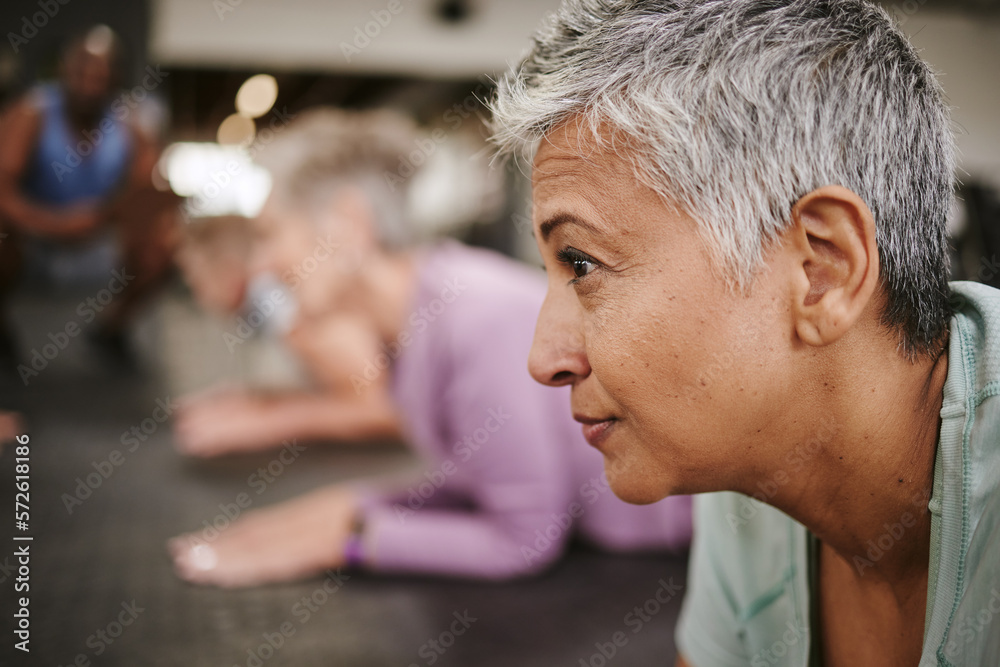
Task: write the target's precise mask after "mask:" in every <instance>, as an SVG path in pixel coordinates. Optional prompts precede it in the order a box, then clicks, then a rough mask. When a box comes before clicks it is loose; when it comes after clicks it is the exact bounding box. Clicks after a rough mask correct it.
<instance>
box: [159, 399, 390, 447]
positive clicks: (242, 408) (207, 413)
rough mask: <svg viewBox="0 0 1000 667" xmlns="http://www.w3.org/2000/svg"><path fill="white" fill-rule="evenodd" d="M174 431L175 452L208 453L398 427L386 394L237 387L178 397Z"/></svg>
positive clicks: (371, 434) (346, 438) (382, 434)
mask: <svg viewBox="0 0 1000 667" xmlns="http://www.w3.org/2000/svg"><path fill="white" fill-rule="evenodd" d="M174 433H175V437H176V442H177V448H178V449H179V450H180V451H182V452H183V453H185V454H189V455H191V456H202V457H210V456H219V455H223V454H229V453H233V452H245V451H257V450H262V449H269V448H272V447H278V446H279V445H281V443H282V442H283V441H286V440H295V439H301V440H335V441H338V442H350V441H358V440H366V439H372V438H393V437H398V436H399V433H400V428H399V417H398V415H397V412H396V409H395V406H394V405H393V404H392V402H391V401H390V400H389V397H388V396H385V395H376V394H365V395H364V396H361V397H348V396H344V395H343V394H341V395H330V394H328V393H323V394H311V393H306V392H293V393H285V394H278V395H274V396H264V395H255V394H252V393H249V392H245V391H238V390H237V391H232V392H223V393H218V394H215V395H209V396H204V397H201V398H193V399H190V400H188V401H182V404H181V408H180V409H179V410H178V416H177V422H176V425H175V428H174Z"/></svg>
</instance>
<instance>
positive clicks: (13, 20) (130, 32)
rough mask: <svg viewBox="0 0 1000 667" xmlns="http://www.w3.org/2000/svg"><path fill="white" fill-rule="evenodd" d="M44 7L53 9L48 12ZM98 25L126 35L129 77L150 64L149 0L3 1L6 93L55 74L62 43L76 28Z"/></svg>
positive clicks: (0, 31)
mask: <svg viewBox="0 0 1000 667" xmlns="http://www.w3.org/2000/svg"><path fill="white" fill-rule="evenodd" d="M45 9H47V10H48V12H47V13H46V11H45ZM49 14H51V16H49ZM43 16H44V20H43ZM26 21H27V24H26V23H25V22H26ZM95 23H105V24H107V25H109V26H110V27H111V28H112V29H114V30H115V31H116V32H117V33H118V34H119V35H120V36H121V38H122V40H123V41H124V42H125V46H126V49H127V50H128V55H129V69H128V71H127V72H126V75H127V77H129V81H131V80H133V79H134V78H135V77H136V76H137V75H138V73H139V72H141V71H142V69H143V67H145V64H146V51H147V43H148V38H149V2H147V0H3V1H2V2H0V36H2V39H0V89H2V92H3V93H5V94H7V95H9V94H11V93H12V92H16V91H18V90H21V89H23V88H24V87H25V86H27V85H29V84H30V83H31V82H33V81H34V80H35V79H36V78H38V77H39V76H41V77H45V76H51V75H52V73H53V67H54V65H55V57H56V55H57V53H58V50H59V45H60V43H61V42H62V41H63V40H65V39H66V37H67V36H68V35H70V34H72V33H73V32H75V31H79V30H81V29H83V28H86V27H88V26H90V25H93V24H95ZM43 24H44V25H43ZM39 26H40V27H39ZM33 30H34V34H33V36H32V31H33ZM12 36H13V37H12ZM21 39H26V40H27V43H24V42H21ZM126 83H128V81H126Z"/></svg>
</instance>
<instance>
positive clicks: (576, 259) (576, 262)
mask: <svg viewBox="0 0 1000 667" xmlns="http://www.w3.org/2000/svg"><path fill="white" fill-rule="evenodd" d="M558 258H559V261H560V262H562V263H563V264H565V265H566V266H568V267H569V268H570V269H572V271H573V275H574V276H575V277H576V280H580V279H581V278H584V277H586V276H587V275H588V274H590V272H591V271H593V270H594V269H596V268H597V262H596V261H594V260H593V259H592V258H591V257H588V256H587V255H585V254H583V253H582V252H580V251H579V250H576V249H575V248H565V249H563V250H560V251H559V253H558ZM574 282H575V281H574Z"/></svg>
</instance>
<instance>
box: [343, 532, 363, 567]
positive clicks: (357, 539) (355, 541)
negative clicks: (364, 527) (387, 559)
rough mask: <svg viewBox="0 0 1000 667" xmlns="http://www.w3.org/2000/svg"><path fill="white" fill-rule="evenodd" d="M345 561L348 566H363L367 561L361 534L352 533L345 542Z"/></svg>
mask: <svg viewBox="0 0 1000 667" xmlns="http://www.w3.org/2000/svg"><path fill="white" fill-rule="evenodd" d="M344 562H345V563H346V564H347V567H361V566H362V565H364V563H365V545H364V543H363V542H362V541H361V535H360V534H358V533H352V534H351V536H350V537H348V538H347V542H345V543H344Z"/></svg>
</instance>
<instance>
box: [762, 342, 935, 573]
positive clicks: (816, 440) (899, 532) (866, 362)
mask: <svg viewBox="0 0 1000 667" xmlns="http://www.w3.org/2000/svg"><path fill="white" fill-rule="evenodd" d="M869 349H871V348H869ZM879 362H881V363H879ZM835 367H839V368H848V369H851V370H850V371H848V372H847V373H846V374H845V373H840V374H839V375H838V377H836V378H832V377H826V380H825V384H826V385H827V386H826V387H825V389H828V391H817V392H816V398H815V399H814V400H813V401H812V402H811V403H810V404H809V408H808V409H809V411H810V412H811V414H809V415H803V418H802V419H799V420H796V421H797V423H799V424H804V423H808V424H814V425H817V426H814V427H811V428H806V429H802V428H799V429H798V431H797V432H795V433H793V434H789V435H790V436H791V437H790V438H789V439H788V440H787V441H788V442H793V443H795V444H793V445H792V447H795V446H796V445H798V446H799V447H801V448H802V451H801V452H800V459H799V461H800V465H799V466H797V468H796V471H795V472H791V471H788V472H783V471H782V472H779V470H778V468H780V466H781V464H778V465H777V466H776V467H775V466H772V467H773V468H774V470H775V472H774V475H775V476H776V477H779V476H780V477H782V478H783V479H786V480H787V482H786V483H784V484H775V485H774V486H773V488H774V493H773V497H770V498H768V502H769V503H770V504H772V505H774V506H775V507H777V508H778V509H780V510H782V511H783V512H785V513H786V514H788V515H789V516H791V517H792V518H794V519H796V520H797V521H799V522H800V523H802V524H803V525H805V526H806V527H807V528H808V529H809V530H810V531H811V532H812V533H813V534H815V535H816V536H817V537H818V538H819V539H820V540H821V541H822V542H823V543H824V544H825V545H827V546H828V547H829V548H831V549H832V550H833V551H835V552H836V553H837V554H838V555H839V556H840V557H841V558H842V559H843V560H844V561H845V562H846V563H849V564H852V565H853V566H854V570H855V572H856V573H857V577H858V581H859V582H862V583H863V582H872V583H874V582H879V583H880V584H882V585H884V584H888V585H890V586H892V587H895V586H897V585H898V586H899V587H900V588H901V589H904V588H905V587H906V586H907V584H908V582H910V581H912V580H914V579H917V578H919V577H922V576H926V571H927V563H928V556H929V546H930V539H929V537H930V513H929V512H928V510H927V502H928V500H929V498H930V494H931V490H932V486H933V477H934V458H935V454H936V451H937V439H938V431H939V420H940V411H941V402H942V393H943V387H944V383H945V378H946V376H947V369H948V357H947V354H946V353H944V352H942V353H941V354H940V355H939V356H938V357H936V358H927V359H921V360H920V361H918V362H916V363H912V362H910V361H907V360H905V359H903V358H902V357H900V356H899V355H898V354H891V355H886V354H881V355H880V354H868V355H865V358H864V359H855V360H853V363H850V364H837V365H836V366H835ZM821 384H822V383H821ZM810 431H812V433H810ZM806 443H809V444H808V445H806ZM803 445H806V446H803ZM803 460H804V462H802V461H803ZM778 461H781V462H787V461H788V458H787V452H785V453H783V455H782V456H781V457H780V458H778ZM743 491H744V492H747V491H748V490H746V489H743ZM755 492H759V491H758V489H750V490H749V494H750V495H753V494H754V493H755Z"/></svg>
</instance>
